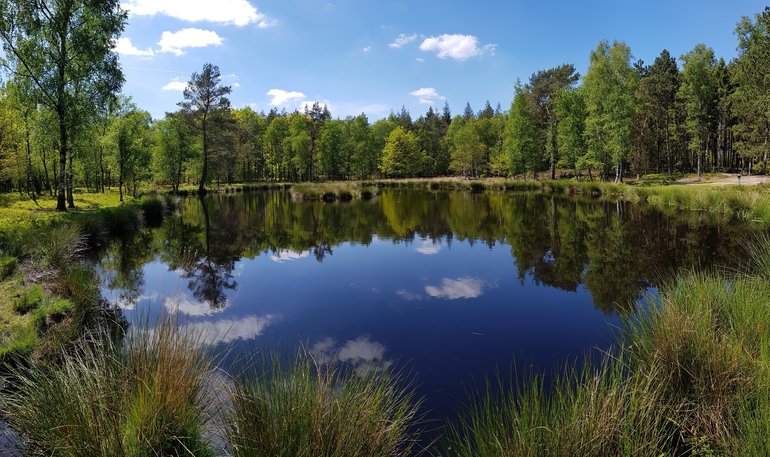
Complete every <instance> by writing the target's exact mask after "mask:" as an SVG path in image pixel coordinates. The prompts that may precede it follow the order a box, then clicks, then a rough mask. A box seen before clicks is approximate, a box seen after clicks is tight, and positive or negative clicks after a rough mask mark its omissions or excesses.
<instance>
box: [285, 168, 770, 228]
mask: <svg viewBox="0 0 770 457" xmlns="http://www.w3.org/2000/svg"><path fill="white" fill-rule="evenodd" d="M380 188H412V189H424V190H466V191H470V192H483V191H488V190H495V191H532V192H546V193H558V194H563V195H570V196H582V197H590V198H597V199H601V200H605V201H613V202H615V201H626V202H633V203H640V204H644V205H649V206H652V207H655V208H658V209H660V210H662V211H666V212H672V211H701V212H711V213H715V214H718V215H720V216H723V217H729V218H736V219H739V220H743V221H750V222H760V223H762V224H765V225H767V224H770V188H768V187H766V186H764V185H755V186H738V185H729V186H708V185H694V184H669V183H666V182H658V181H654V180H653V181H648V182H635V183H631V184H615V183H609V182H600V181H575V180H555V181H550V180H542V181H535V180H530V181H523V180H510V179H503V178H489V179H481V180H467V179H460V178H434V179H399V180H376V181H361V182H358V181H341V182H329V183H302V184H295V185H293V186H292V192H293V193H294V194H295V195H296V196H297V198H300V199H307V200H324V201H335V200H349V199H352V198H371V196H372V195H376V193H377V189H380Z"/></svg>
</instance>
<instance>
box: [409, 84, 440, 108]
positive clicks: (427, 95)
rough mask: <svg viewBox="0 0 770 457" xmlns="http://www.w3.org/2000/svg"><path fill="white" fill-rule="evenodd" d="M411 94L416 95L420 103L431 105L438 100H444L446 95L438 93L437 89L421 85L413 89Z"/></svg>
mask: <svg viewBox="0 0 770 457" xmlns="http://www.w3.org/2000/svg"><path fill="white" fill-rule="evenodd" d="M411 95H413V96H415V97H417V99H418V100H419V102H420V103H422V104H423V105H432V104H434V103H436V102H437V101H440V100H446V97H443V96H441V95H439V93H438V91H437V90H436V89H434V88H433V87H421V88H419V89H417V90H413V91H412V92H411Z"/></svg>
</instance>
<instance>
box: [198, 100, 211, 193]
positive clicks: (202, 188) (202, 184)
mask: <svg viewBox="0 0 770 457" xmlns="http://www.w3.org/2000/svg"><path fill="white" fill-rule="evenodd" d="M202 126H203V169H202V170H201V181H200V183H199V184H198V194H199V195H204V194H205V193H206V174H207V172H208V161H209V156H208V153H209V150H208V144H206V139H207V137H206V134H207V132H206V115H205V114H204V115H203V124H202Z"/></svg>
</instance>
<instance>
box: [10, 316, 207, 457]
mask: <svg viewBox="0 0 770 457" xmlns="http://www.w3.org/2000/svg"><path fill="white" fill-rule="evenodd" d="M108 341H109V340H108ZM211 369H212V365H211V360H210V359H209V358H208V357H206V355H205V354H204V353H203V352H201V350H200V341H199V339H198V337H197V336H196V335H195V334H192V333H189V332H183V331H179V329H178V327H177V326H176V324H175V323H174V322H172V321H166V322H165V323H163V324H161V325H159V326H157V327H155V328H154V329H153V330H152V331H150V330H147V329H143V330H139V331H137V332H135V333H134V334H132V335H131V336H129V337H128V339H127V340H126V342H125V343H124V344H121V343H112V344H111V343H106V345H100V346H97V347H89V346H86V347H83V348H82V350H81V351H79V352H75V353H66V354H64V355H63V360H62V362H61V365H59V366H44V367H33V368H23V369H19V370H17V371H15V372H14V373H13V375H12V376H13V382H14V389H12V390H10V391H9V392H7V393H5V394H4V395H3V402H4V406H5V409H6V412H7V413H8V414H9V416H10V419H11V423H12V424H13V426H14V427H15V428H16V429H17V430H19V431H22V432H23V436H24V440H25V445H26V446H27V447H28V448H29V449H30V450H32V451H34V452H39V453H41V454H42V455H62V456H85V455H104V456H108V455H109V456H126V457H128V456H136V457H140V456H207V455H213V453H212V451H211V448H210V446H209V444H208V443H207V442H206V439H205V438H204V430H205V427H206V424H207V422H206V421H207V419H206V418H207V415H206V414H207V413H206V411H208V409H207V407H208V405H207V404H206V402H207V401H208V397H206V396H205V395H203V394H202V393H203V388H204V384H205V382H206V379H207V376H209V374H210V373H211Z"/></svg>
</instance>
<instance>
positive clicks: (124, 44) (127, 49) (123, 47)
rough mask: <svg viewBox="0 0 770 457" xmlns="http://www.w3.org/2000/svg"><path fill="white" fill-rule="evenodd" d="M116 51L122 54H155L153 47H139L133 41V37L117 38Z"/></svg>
mask: <svg viewBox="0 0 770 457" xmlns="http://www.w3.org/2000/svg"><path fill="white" fill-rule="evenodd" d="M113 50H114V51H115V52H117V53H118V54H120V55H122V56H140V57H152V56H153V55H155V53H154V52H153V50H152V49H150V48H147V49H139V48H137V47H135V46H134V45H133V44H132V43H131V39H129V38H126V37H122V38H118V39H117V40H115V47H114V49H113Z"/></svg>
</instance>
